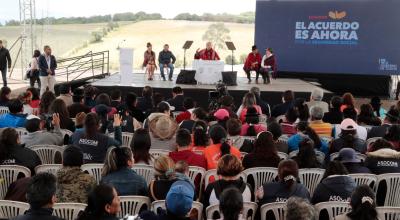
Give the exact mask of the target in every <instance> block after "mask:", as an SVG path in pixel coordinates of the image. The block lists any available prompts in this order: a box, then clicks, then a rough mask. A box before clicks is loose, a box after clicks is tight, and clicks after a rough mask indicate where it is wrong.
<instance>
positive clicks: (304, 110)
mask: <svg viewBox="0 0 400 220" xmlns="http://www.w3.org/2000/svg"><path fill="white" fill-rule="evenodd" d="M294 107H295V108H296V109H297V111H298V113H299V118H298V121H310V117H311V116H310V108H308V105H307V103H306V100H305V99H303V98H296V100H294Z"/></svg>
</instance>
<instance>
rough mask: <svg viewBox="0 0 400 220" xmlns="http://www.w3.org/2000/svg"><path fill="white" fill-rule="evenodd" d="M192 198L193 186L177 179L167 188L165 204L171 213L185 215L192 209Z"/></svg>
mask: <svg viewBox="0 0 400 220" xmlns="http://www.w3.org/2000/svg"><path fill="white" fill-rule="evenodd" d="M193 198H194V189H193V186H192V185H191V184H190V183H189V182H187V181H184V180H178V181H176V182H175V183H174V184H172V186H171V188H170V189H169V191H168V194H167V197H166V199H165V204H166V206H167V210H168V211H169V212H171V213H172V214H175V215H178V216H185V215H186V214H187V213H188V212H189V211H190V209H192V203H193Z"/></svg>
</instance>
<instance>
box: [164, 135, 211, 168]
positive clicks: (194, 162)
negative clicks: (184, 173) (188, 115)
mask: <svg viewBox="0 0 400 220" xmlns="http://www.w3.org/2000/svg"><path fill="white" fill-rule="evenodd" d="M191 142H192V136H191V135H190V131H188V130H187V129H185V128H181V129H179V130H178V131H177V132H176V145H177V148H178V149H177V151H176V152H170V153H169V157H170V158H171V159H172V160H173V161H174V162H175V163H176V162H178V161H181V160H183V161H185V162H187V163H188V164H189V166H197V167H202V168H204V169H207V161H206V159H205V158H204V156H203V155H199V154H196V153H194V152H193V151H191V150H190V144H191Z"/></svg>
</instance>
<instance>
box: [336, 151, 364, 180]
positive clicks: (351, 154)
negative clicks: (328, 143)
mask: <svg viewBox="0 0 400 220" xmlns="http://www.w3.org/2000/svg"><path fill="white" fill-rule="evenodd" d="M336 160H338V161H340V162H341V163H342V164H343V165H344V166H345V167H346V169H347V171H348V172H349V173H350V174H351V173H371V171H370V170H369V169H368V168H367V167H365V165H364V161H361V160H360V159H359V158H357V153H356V151H355V150H354V149H353V148H342V149H341V150H340V151H339V156H338V157H337V158H336Z"/></svg>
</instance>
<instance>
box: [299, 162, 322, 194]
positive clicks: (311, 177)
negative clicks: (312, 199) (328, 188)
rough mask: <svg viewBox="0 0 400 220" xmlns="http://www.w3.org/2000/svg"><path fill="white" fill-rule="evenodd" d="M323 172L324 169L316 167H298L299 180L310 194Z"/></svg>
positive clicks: (312, 192)
mask: <svg viewBox="0 0 400 220" xmlns="http://www.w3.org/2000/svg"><path fill="white" fill-rule="evenodd" d="M324 173H325V170H324V169H318V168H311V169H299V180H300V182H301V183H302V184H303V185H304V186H305V187H306V188H307V189H308V191H309V192H310V195H311V196H312V195H313V194H314V191H315V189H316V188H317V186H318V184H319V183H320V182H321V180H322V178H323V177H324Z"/></svg>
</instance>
